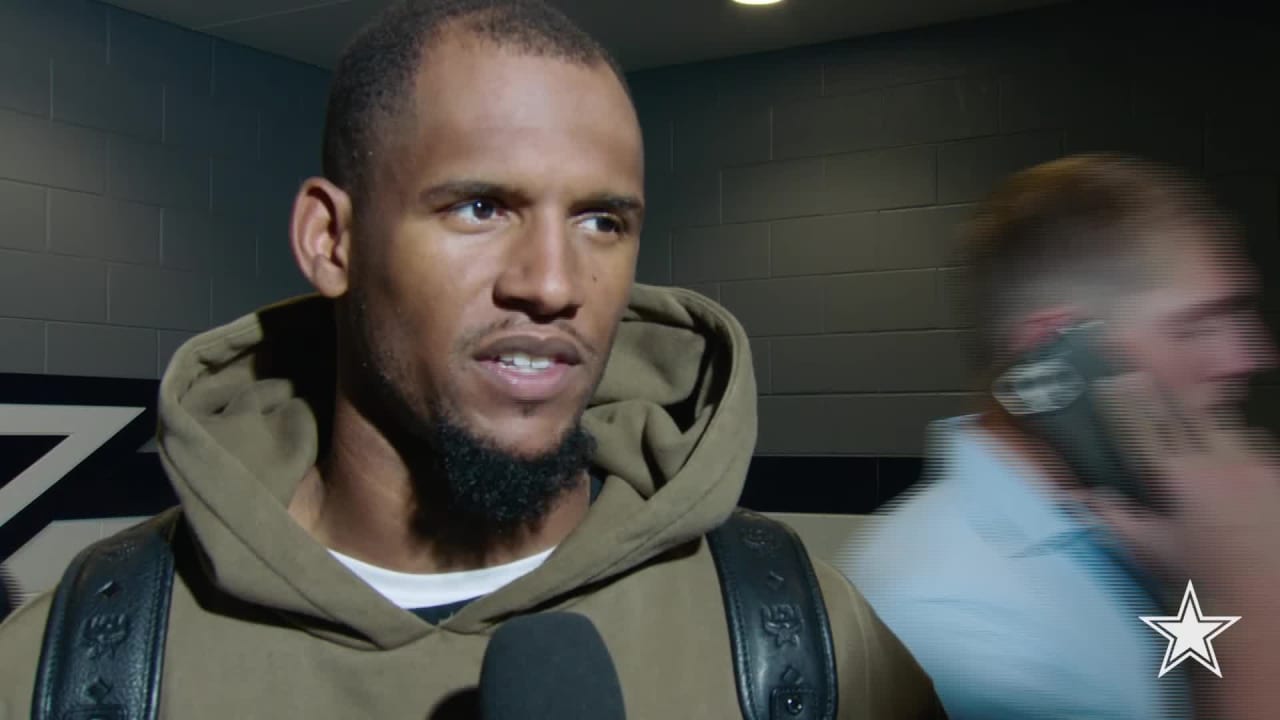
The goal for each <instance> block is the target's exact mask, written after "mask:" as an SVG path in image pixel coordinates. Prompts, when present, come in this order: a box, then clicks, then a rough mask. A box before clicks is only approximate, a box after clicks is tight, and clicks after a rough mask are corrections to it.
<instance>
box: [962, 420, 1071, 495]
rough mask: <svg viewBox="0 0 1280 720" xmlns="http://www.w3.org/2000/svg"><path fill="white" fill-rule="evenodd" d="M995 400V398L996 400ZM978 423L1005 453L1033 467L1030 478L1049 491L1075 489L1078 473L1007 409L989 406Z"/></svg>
mask: <svg viewBox="0 0 1280 720" xmlns="http://www.w3.org/2000/svg"><path fill="white" fill-rule="evenodd" d="M992 402H993V404H994V401H992ZM978 427H979V428H980V429H981V430H982V432H983V434H984V435H985V436H986V437H987V438H988V439H989V440H990V441H991V442H992V443H993V444H994V445H995V446H996V447H997V448H999V450H1000V452H1001V454H1004V455H1005V456H1006V457H1007V458H1009V459H1010V460H1012V461H1014V462H1015V463H1016V464H1018V465H1021V466H1023V467H1026V468H1028V469H1029V470H1030V475H1031V476H1032V477H1031V478H1030V479H1031V480H1032V481H1033V482H1035V483H1037V484H1038V485H1040V486H1042V487H1044V488H1045V489H1047V490H1049V491H1054V490H1067V491H1070V490H1075V489H1078V488H1079V482H1078V481H1077V480H1076V478H1075V475H1074V474H1073V473H1072V472H1071V470H1070V469H1069V468H1068V467H1067V465H1066V463H1064V462H1063V460H1062V459H1061V457H1059V456H1058V454H1057V453H1056V452H1054V451H1053V450H1052V449H1051V448H1050V447H1049V446H1048V445H1046V444H1045V443H1044V442H1043V441H1041V440H1039V439H1037V438H1035V437H1033V436H1031V435H1029V434H1027V432H1026V431H1025V430H1023V429H1022V428H1020V427H1018V425H1017V423H1016V422H1015V421H1014V420H1013V418H1011V417H1009V415H1007V414H1006V413H1004V412H1003V411H1001V410H999V409H997V408H995V407H988V408H985V409H984V410H983V412H982V413H980V414H979V415H978Z"/></svg>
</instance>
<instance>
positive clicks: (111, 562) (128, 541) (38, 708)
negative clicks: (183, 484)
mask: <svg viewBox="0 0 1280 720" xmlns="http://www.w3.org/2000/svg"><path fill="white" fill-rule="evenodd" d="M179 516H180V513H179V512H178V511H177V510H170V511H167V512H165V513H163V514H161V515H158V516H156V517H155V518H152V519H151V520H148V521H146V522H144V523H141V524H140V525H136V526H134V527H132V528H130V529H129V530H126V531H124V532H122V533H120V534H118V535H115V536H114V537H110V538H107V539H105V540H102V541H100V542H98V543H95V544H93V545H90V546H89V547H87V548H85V549H84V550H83V551H82V552H81V553H80V554H79V555H77V556H76V558H75V560H73V561H72V562H71V565H69V566H68V567H67V570H66V573H65V574H64V575H63V577H62V581H61V582H60V583H59V585H58V589H57V590H56V591H55V593H54V596H53V605H52V607H51V608H50V610H49V619H48V622H47V623H46V624H45V631H44V645H43V647H42V648H41V650H40V665H39V669H38V670H37V673H36V685H35V693H34V695H33V697H32V703H31V717H32V718H34V719H35V720H89V719H90V718H95V719H96V718H102V719H103V720H107V719H110V720H150V719H151V718H155V717H157V715H158V713H159V707H160V676H161V673H162V669H163V664H164V663H163V660H164V644H165V635H166V632H167V630H168V626H169V600H170V594H171V591H172V588H173V552H172V550H171V547H170V541H171V540H172V538H173V533H174V531H175V528H176V526H177V523H178V518H179Z"/></svg>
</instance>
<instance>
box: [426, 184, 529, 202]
mask: <svg viewBox="0 0 1280 720" xmlns="http://www.w3.org/2000/svg"><path fill="white" fill-rule="evenodd" d="M518 195H519V193H518V192H517V191H516V190H515V189H514V188H512V187H509V186H506V185H503V184H501V183H495V182H488V181H486V180H445V181H444V182H441V183H437V184H435V185H432V186H431V187H429V188H427V189H425V190H423V191H422V192H421V193H419V194H418V199H419V201H420V202H421V203H422V204H424V205H435V204H437V203H441V202H447V201H450V200H463V199H466V198H481V197H492V198H510V197H513V196H518Z"/></svg>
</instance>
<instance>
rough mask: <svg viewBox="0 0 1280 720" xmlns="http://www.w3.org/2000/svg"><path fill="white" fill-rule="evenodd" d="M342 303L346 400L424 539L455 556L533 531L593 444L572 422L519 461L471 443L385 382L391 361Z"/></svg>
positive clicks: (362, 319) (443, 417)
mask: <svg viewBox="0 0 1280 720" xmlns="http://www.w3.org/2000/svg"><path fill="white" fill-rule="evenodd" d="M351 295H352V297H351V299H350V301H349V304H348V305H347V307H346V308H345V309H344V310H345V312H343V311H340V313H339V316H338V317H339V327H340V332H341V334H342V335H343V336H344V337H345V338H347V339H348V341H349V342H352V343H353V345H354V347H352V350H353V351H354V352H352V353H350V354H349V355H347V356H346V357H348V358H351V359H354V360H355V362H348V363H346V372H345V374H346V376H347V379H348V388H349V390H350V392H351V393H352V398H351V399H352V400H353V402H355V404H356V405H357V407H359V408H360V410H361V412H362V413H363V414H364V415H365V416H366V417H367V418H369V419H370V420H371V421H372V422H373V423H374V424H375V425H376V426H377V427H378V429H379V430H380V431H381V432H382V434H383V435H384V436H385V437H386V438H387V439H388V441H390V442H391V444H392V445H393V446H394V447H395V448H396V450H397V451H398V452H399V453H400V456H401V457H402V458H403V459H404V460H405V462H406V464H407V465H408V466H409V472H410V476H411V477H412V478H413V482H414V493H415V495H416V496H417V503H418V509H417V518H416V522H417V525H418V527H419V528H420V530H421V532H422V533H423V534H424V535H432V536H436V537H438V538H439V539H441V540H442V541H443V542H444V543H445V544H446V545H450V546H456V547H458V548H459V549H463V548H472V549H475V548H482V547H484V546H486V545H489V544H490V543H491V542H492V541H493V540H498V541H501V540H502V539H504V538H509V537H511V536H513V535H514V534H516V533H518V532H519V531H520V530H522V529H526V528H529V527H531V526H534V525H536V524H537V523H538V522H539V521H541V520H542V519H543V518H544V517H545V516H546V514H547V513H548V511H549V510H550V509H551V507H552V505H553V504H554V502H555V501H556V500H558V499H560V498H561V497H562V496H563V495H564V494H565V493H567V492H568V491H569V490H571V489H574V488H575V487H577V485H578V483H580V482H582V481H583V479H584V478H583V477H582V475H583V472H582V471H583V470H586V469H587V468H588V467H589V464H590V462H591V457H592V456H593V455H594V453H595V439H594V438H592V437H591V435H590V434H589V433H587V431H586V430H585V429H583V427H582V424H581V415H579V417H578V418H576V419H575V420H574V423H573V425H572V426H571V427H570V428H569V429H568V430H567V431H566V432H565V433H564V434H563V435H562V436H561V437H560V438H559V439H558V440H557V442H556V444H555V445H554V446H552V447H551V448H549V449H548V450H546V451H544V452H541V453H539V454H537V455H535V456H532V457H526V456H520V455H517V454H515V453H512V452H510V451H507V450H504V449H503V448H501V447H499V446H498V445H497V444H496V443H494V442H493V441H492V440H489V439H487V438H483V437H478V436H477V435H476V434H475V433H474V432H473V431H471V430H470V429H469V428H468V427H467V426H466V424H465V423H464V422H463V421H461V420H460V419H458V417H457V414H456V413H455V412H453V411H452V409H451V408H449V407H447V406H445V405H443V404H441V403H432V404H430V405H429V406H428V407H426V408H420V406H419V403H415V402H413V401H412V400H411V397H412V393H410V392H407V391H406V390H405V389H404V383H400V382H397V381H396V380H395V379H393V376H395V375H397V373H395V372H394V371H393V370H392V368H394V367H395V363H394V362H393V361H392V359H391V357H390V356H389V355H387V354H385V353H383V352H380V351H379V348H378V346H377V344H376V343H374V342H373V331H372V328H371V327H370V325H369V323H368V322H367V318H368V309H367V305H366V303H365V300H364V298H363V294H362V293H360V292H357V291H355V290H353V291H352V293H351ZM464 551H465V550H464Z"/></svg>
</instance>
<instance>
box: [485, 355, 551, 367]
mask: <svg viewBox="0 0 1280 720" xmlns="http://www.w3.org/2000/svg"><path fill="white" fill-rule="evenodd" d="M498 361H499V362H501V363H502V364H503V365H506V366H508V367H513V368H516V369H517V370H528V371H536V370H546V369H547V368H549V367H551V363H552V362H553V361H552V360H551V358H545V357H533V356H530V355H526V354H524V353H513V354H511V355H503V356H502V357H500V358H498Z"/></svg>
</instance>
